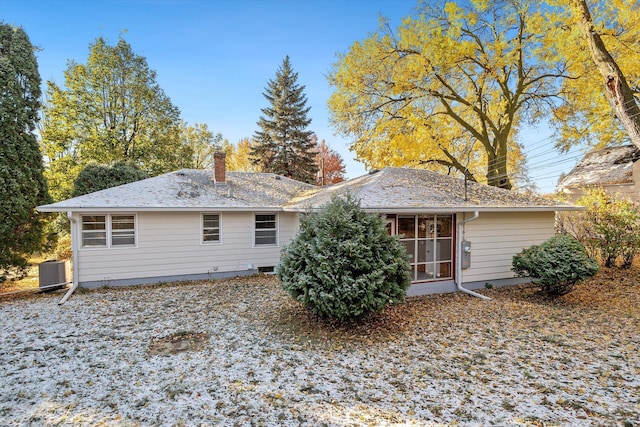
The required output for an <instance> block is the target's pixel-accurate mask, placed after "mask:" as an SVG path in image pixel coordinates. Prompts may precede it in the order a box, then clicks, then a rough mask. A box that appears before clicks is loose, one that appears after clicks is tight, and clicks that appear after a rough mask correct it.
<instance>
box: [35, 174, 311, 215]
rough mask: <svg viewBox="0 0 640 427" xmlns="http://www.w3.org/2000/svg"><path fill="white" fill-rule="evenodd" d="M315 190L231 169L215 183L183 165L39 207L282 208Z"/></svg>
mask: <svg viewBox="0 0 640 427" xmlns="http://www.w3.org/2000/svg"><path fill="white" fill-rule="evenodd" d="M313 188H316V187H315V186H313V185H309V184H305V183H302V182H299V181H295V180H292V179H289V178H285V177H282V176H280V175H276V174H272V173H252V172H227V174H226V181H225V182H222V183H220V182H219V183H215V182H214V181H213V177H212V172H211V171H206V170H195V169H182V170H179V171H176V172H171V173H167V174H164V175H159V176H155V177H152V178H147V179H144V180H141V181H136V182H132V183H130V184H124V185H120V186H118V187H113V188H109V189H106V190H102V191H97V192H95V193H90V194H85V195H84V196H79V197H74V198H72V199H68V200H64V201H61V202H58V203H53V204H50V205H45V206H40V207H38V210H40V211H42V212H65V211H78V210H83V211H90V210H95V211H109V210H120V211H121V210H136V211H141V210H163V211H166V210H203V209H216V210H256V209H277V210H279V209H280V208H281V207H282V205H284V204H285V203H287V202H288V201H289V200H290V199H292V198H293V197H294V196H296V195H297V194H299V193H300V192H301V191H304V190H309V189H313Z"/></svg>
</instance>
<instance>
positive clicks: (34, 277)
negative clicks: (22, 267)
mask: <svg viewBox="0 0 640 427" xmlns="http://www.w3.org/2000/svg"><path fill="white" fill-rule="evenodd" d="M44 261H46V258H44V257H42V256H33V257H32V258H31V259H29V267H28V268H27V276H26V277H24V278H22V279H18V280H15V279H13V278H10V279H9V280H7V281H5V282H2V283H0V294H3V293H8V292H17V291H28V290H31V289H33V290H37V289H38V285H39V282H38V265H39V264H40V263H41V262H44ZM0 298H1V296H0Z"/></svg>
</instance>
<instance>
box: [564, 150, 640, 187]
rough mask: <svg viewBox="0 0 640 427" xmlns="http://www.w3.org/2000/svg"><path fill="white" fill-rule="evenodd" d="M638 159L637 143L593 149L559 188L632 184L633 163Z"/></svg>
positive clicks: (639, 152)
mask: <svg viewBox="0 0 640 427" xmlns="http://www.w3.org/2000/svg"><path fill="white" fill-rule="evenodd" d="M638 159H640V150H639V149H638V148H637V147H636V146H635V145H624V146H621V147H609V148H602V149H600V150H595V151H592V152H590V153H587V154H586V155H585V156H584V158H583V159H582V160H580V162H578V164H577V165H576V166H575V167H574V168H573V169H572V170H571V172H569V173H568V174H567V176H565V177H564V178H563V179H562V180H561V181H560V182H559V183H558V189H559V190H563V189H568V188H572V187H589V186H601V185H614V184H632V183H633V163H634V162H635V161H637V160H638Z"/></svg>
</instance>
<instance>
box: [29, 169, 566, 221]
mask: <svg viewBox="0 0 640 427" xmlns="http://www.w3.org/2000/svg"><path fill="white" fill-rule="evenodd" d="M465 187H466V190H465ZM347 192H348V193H351V194H352V195H354V196H355V197H356V198H358V199H360V200H361V205H362V207H363V208H364V209H366V210H371V211H386V212H402V211H405V212H419V211H450V212H451V211H456V212H467V211H476V210H478V211H513V210H548V211H554V210H568V209H573V208H574V207H573V206H571V205H566V204H560V203H557V202H555V201H552V200H549V199H545V198H542V197H535V196H529V195H524V194H520V193H518V192H515V191H508V190H503V189H500V188H495V187H489V186H487V185H484V184H478V183H474V182H468V183H466V185H465V183H464V181H463V180H461V179H457V178H453V177H451V176H446V175H441V174H438V173H435V172H431V171H427V170H422V169H408V168H385V169H383V170H381V171H379V172H376V173H371V174H368V175H364V176H361V177H359V178H355V179H352V180H349V181H345V182H342V183H339V184H336V185H333V186H330V187H316V186H314V185H310V184H304V183H302V182H298V181H295V180H292V179H289V178H285V177H282V176H279V175H275V174H271V173H253V172H227V175H226V181H225V182H222V183H215V182H214V181H213V179H212V173H211V172H210V171H204V170H194V169H182V170H179V171H177V172H171V173H167V174H164V175H160V176H156V177H152V178H148V179H144V180H142V181H137V182H132V183H130V184H125V185H121V186H118V187H113V188H109V189H106V190H102V191H97V192H95V193H90V194H86V195H84V196H79V197H75V198H72V199H68V200H64V201H61V202H58V203H53V204H50V205H45V206H40V207H38V209H39V210H40V211H42V212H65V211H85V212H91V211H123V210H130V211H185V210H197V211H202V210H207V209H215V210H219V211H228V210H236V211H246V210H254V211H255V210H284V211H294V212H295V211H300V212H301V211H305V210H307V209H309V208H312V209H317V208H320V207H322V206H323V205H325V204H326V203H327V202H328V201H329V200H330V199H331V196H332V195H333V194H345V193H347Z"/></svg>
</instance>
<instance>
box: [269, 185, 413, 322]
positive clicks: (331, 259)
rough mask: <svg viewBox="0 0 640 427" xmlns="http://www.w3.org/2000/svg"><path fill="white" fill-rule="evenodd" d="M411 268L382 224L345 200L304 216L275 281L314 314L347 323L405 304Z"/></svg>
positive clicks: (336, 201) (347, 198) (352, 200)
mask: <svg viewBox="0 0 640 427" xmlns="http://www.w3.org/2000/svg"><path fill="white" fill-rule="evenodd" d="M409 268H410V267H409V263H408V260H407V255H406V252H405V250H404V247H403V246H402V245H401V244H400V241H399V240H398V238H397V237H396V236H389V235H388V234H387V230H386V227H385V224H384V221H383V219H382V218H381V217H380V216H379V215H373V214H368V213H366V212H364V211H363V210H362V209H361V207H360V203H359V202H358V201H356V200H355V199H354V198H353V197H352V196H350V195H347V196H344V197H342V198H341V197H338V196H334V197H333V198H332V199H331V201H330V202H329V203H328V204H327V205H325V206H324V207H323V208H322V210H321V211H320V212H316V213H308V214H305V215H302V217H301V219H300V232H299V233H298V235H297V236H296V238H295V239H294V240H293V241H292V242H291V243H290V244H289V245H288V246H287V247H286V248H285V249H284V250H283V254H282V259H281V261H280V266H279V267H278V277H279V278H280V281H281V283H282V287H283V288H284V289H285V291H287V292H288V293H289V295H291V296H292V297H293V298H295V299H296V300H298V301H301V302H302V303H303V304H304V305H305V306H307V307H308V308H309V309H311V310H312V311H313V312H314V313H315V314H316V315H318V316H320V317H331V318H337V319H339V320H346V319H353V318H358V317H361V316H363V315H365V314H367V313H370V312H374V311H381V310H382V309H383V308H384V307H385V306H386V305H387V304H394V303H398V302H402V301H404V298H405V295H406V291H407V288H408V287H409V285H410V284H411V277H410V275H409Z"/></svg>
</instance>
